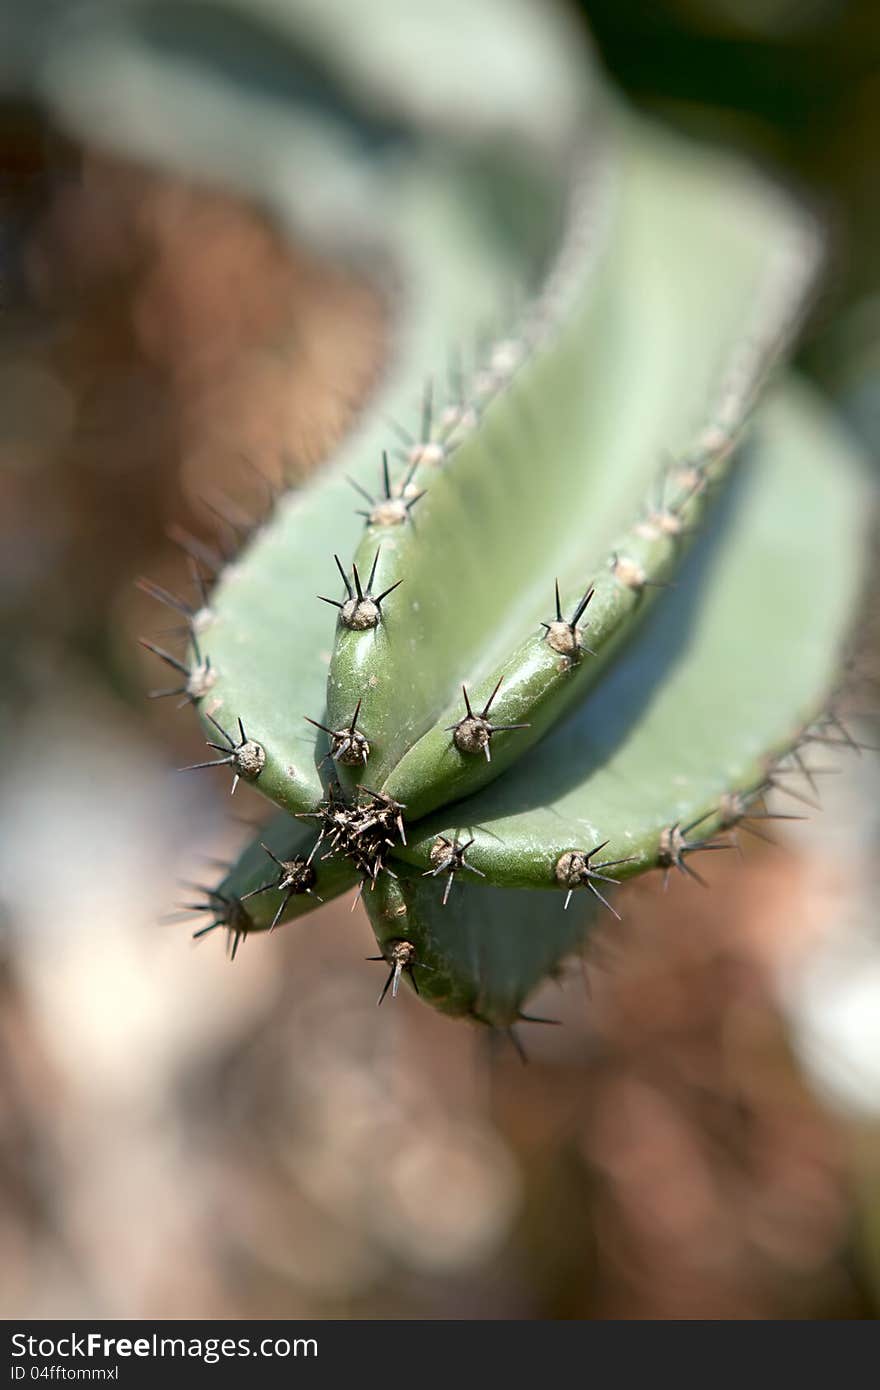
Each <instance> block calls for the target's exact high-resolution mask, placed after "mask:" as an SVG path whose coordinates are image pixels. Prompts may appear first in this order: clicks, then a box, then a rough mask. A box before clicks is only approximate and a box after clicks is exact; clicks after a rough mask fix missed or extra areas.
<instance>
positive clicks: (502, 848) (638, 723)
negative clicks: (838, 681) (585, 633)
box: [401, 385, 867, 888]
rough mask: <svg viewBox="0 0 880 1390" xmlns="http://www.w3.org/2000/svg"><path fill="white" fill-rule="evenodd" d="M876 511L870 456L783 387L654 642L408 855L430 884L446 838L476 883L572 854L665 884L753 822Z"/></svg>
mask: <svg viewBox="0 0 880 1390" xmlns="http://www.w3.org/2000/svg"><path fill="white" fill-rule="evenodd" d="M866 501H867V483H866V478H865V474H864V470H863V469H862V468H861V467H860V459H859V456H858V454H857V453H856V452H855V451H854V448H853V446H852V444H851V442H850V441H849V440H848V439H847V437H846V436H845V435H844V434H843V433H842V432H841V430H840V429H839V428H838V427H837V426H835V424H834V423H833V421H832V420H831V418H830V417H829V414H828V412H827V410H826V409H825V408H824V407H822V406H821V405H820V404H819V402H818V401H817V399H816V397H815V396H814V395H813V394H812V393H811V392H810V391H809V390H808V389H807V388H806V387H805V386H803V385H789V386H788V387H787V388H786V389H785V390H784V391H783V392H781V393H780V394H778V395H777V396H776V397H775V398H771V400H770V401H769V402H768V404H767V405H766V406H765V407H764V408H763V409H762V410H761V412H760V414H759V416H758V420H757V429H756V435H755V439H754V443H753V445H752V447H751V448H750V450H749V453H748V456H747V457H746V458H744V459H743V461H742V465H741V469H740V471H738V472H737V474H736V475H735V480H734V482H733V485H732V487H731V489H730V491H729V492H728V493H727V495H726V496H725V497H724V499H723V501H722V502H721V504H720V506H719V508H718V509H717V511H716V512H715V514H714V515H713V517H712V519H711V521H710V522H709V525H708V526H707V528H706V531H705V533H704V534H703V535H701V537H700V538H699V540H698V542H697V543H696V544H695V546H694V548H693V550H692V552H691V554H690V555H689V556H688V558H687V560H686V561H685V564H684V567H683V569H682V571H681V573H680V576H679V583H678V584H677V586H676V587H675V589H674V590H671V591H670V592H669V593H667V594H665V595H663V596H662V598H661V599H660V600H659V601H658V603H657V605H656V607H655V610H654V614H653V617H652V622H651V624H650V627H649V628H646V629H643V630H642V631H641V633H640V635H639V637H638V639H637V640H636V641H635V642H634V643H633V644H632V646H631V647H630V648H628V649H627V651H626V652H625V653H624V654H623V655H622V656H621V657H620V659H619V661H618V663H617V664H616V666H615V667H614V669H613V671H611V672H609V673H608V674H607V675H606V677H605V679H604V681H603V682H602V683H601V684H600V685H599V686H598V687H597V689H596V690H595V691H594V692H593V693H592V694H591V695H590V696H589V697H588V698H587V699H586V700H585V701H584V702H583V704H582V705H581V706H580V708H579V709H578V710H577V712H576V713H575V714H574V715H573V716H571V717H570V718H569V719H568V720H567V721H565V722H563V723H562V724H561V725H560V726H559V727H558V728H557V729H555V730H554V731H553V732H552V733H551V734H550V735H549V736H548V737H547V738H546V739H545V740H544V741H543V742H542V743H540V744H539V745H538V746H537V747H535V748H533V749H532V750H531V752H530V753H529V754H527V756H526V757H525V758H524V759H523V760H522V761H521V762H520V763H519V764H518V766H517V767H516V768H515V769H513V770H511V771H510V772H508V774H507V775H506V777H505V778H503V779H502V780H500V781H498V782H496V783H495V784H493V785H492V786H491V787H488V788H486V789H485V790H483V791H481V792H479V793H478V794H476V795H475V796H473V797H470V798H469V799H467V800H465V801H462V802H461V803H459V804H458V805H457V806H456V807H455V808H454V813H452V814H450V812H449V811H448V810H447V811H445V812H440V813H438V814H436V815H434V816H432V817H429V818H428V820H426V821H425V822H423V823H422V824H420V825H419V827H418V828H417V830H416V831H414V833H411V834H410V836H409V847H408V848H407V849H405V850H402V851H401V852H402V853H404V854H406V855H407V857H408V858H409V859H411V861H412V862H413V863H414V864H418V865H419V866H420V867H422V868H423V869H424V868H425V867H427V866H428V865H429V864H430V854H431V848H432V846H433V844H434V843H435V840H436V837H437V836H438V835H444V836H447V837H448V838H449V839H450V840H452V839H454V837H455V836H456V835H459V836H461V837H462V838H469V837H470V836H473V837H474V843H473V844H472V846H471V847H470V849H469V851H468V858H469V860H470V862H471V863H472V864H473V865H474V866H475V867H476V868H477V869H479V870H481V871H482V872H484V873H486V874H487V875H490V876H491V879H492V881H493V882H495V883H500V884H504V885H508V886H513V885H516V886H520V887H533V888H534V887H546V886H549V884H550V883H551V882H552V881H553V880H554V878H555V869H556V865H557V864H558V862H559V859H560V857H561V856H562V855H563V854H565V853H566V852H568V851H572V850H581V851H584V850H590V849H592V847H593V846H595V845H598V844H600V843H603V842H607V843H605V847H604V848H603V850H602V854H601V859H602V860H603V861H614V860H627V861H628V862H626V863H621V864H619V866H618V867H615V868H610V869H609V870H608V871H607V872H608V873H609V874H610V875H612V876H613V877H619V878H625V877H628V876H630V875H632V874H637V873H641V872H643V871H644V870H646V869H649V868H652V867H655V866H658V865H660V866H663V861H664V852H663V844H662V840H663V833H664V831H668V830H670V829H671V828H672V827H674V826H679V827H687V826H694V827H695V833H694V835H693V836H692V838H693V839H695V840H697V841H703V840H706V839H708V838H710V837H711V835H712V832H713V831H714V830H716V829H718V828H720V827H724V826H726V825H730V824H732V823H734V822H735V820H736V819H737V816H736V814H735V809H736V807H737V806H740V807H741V808H742V809H743V810H748V809H750V808H751V809H754V807H755V803H754V801H753V800H751V798H752V795H753V793H755V792H756V791H757V789H759V788H764V789H766V788H767V785H768V777H770V776H772V775H773V769H774V767H777V766H778V763H779V759H781V758H782V759H784V756H785V754H786V753H787V752H789V751H790V750H792V749H795V748H797V747H798V746H799V744H800V741H801V739H802V737H803V736H804V733H805V730H807V728H808V726H809V725H810V724H811V721H813V720H814V719H816V718H817V716H818V715H819V714H820V712H821V710H822V707H823V704H824V702H825V701H826V700H827V698H828V693H829V691H830V690H831V688H832V686H833V684H834V680H835V673H836V669H837V664H838V662H839V659H840V652H841V648H842V645H843V643H844V641H845V639H846V636H847V627H848V622H849V617H850V615H851V613H852V611H853V607H854V604H855V602H856V601H857V599H858V595H859V590H860V585H861V583H862V580H863V572H862V571H863V563H864V553H865V550H864V545H863V540H864V537H863V534H862V532H863V518H864V515H865V510H866ZM784 765H786V764H784ZM737 795H738V796H739V798H740V801H739V802H737V801H736V796H737ZM794 809H798V808H797V807H795V808H794ZM666 867H669V865H666ZM558 886H559V887H565V886H566V885H565V884H562V883H560V884H558ZM600 886H601V885H600Z"/></svg>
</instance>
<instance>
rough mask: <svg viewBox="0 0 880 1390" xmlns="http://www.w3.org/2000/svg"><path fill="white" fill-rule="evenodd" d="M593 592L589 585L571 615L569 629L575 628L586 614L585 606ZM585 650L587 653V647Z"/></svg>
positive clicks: (593, 589) (591, 586) (593, 588)
mask: <svg viewBox="0 0 880 1390" xmlns="http://www.w3.org/2000/svg"><path fill="white" fill-rule="evenodd" d="M595 592H596V590H595V587H594V586H593V585H592V584H591V585H590V587H589V589H588V590H587V592H586V593H585V594H584V596H583V598H582V599H581V600H580V602H579V603H578V606H577V608H576V609H575V610H574V613H573V614H572V617H571V622H570V624H569V626H570V627H572V628H575V627H577V625H578V623H579V622H580V620H581V618H582V617H583V616H584V613H585V612H586V609H587V605H588V604H589V602H590V600H591V599H592V597H593V594H594V593H595ZM586 650H587V651H589V650H590V649H589V647H587V648H586ZM591 655H595V653H591Z"/></svg>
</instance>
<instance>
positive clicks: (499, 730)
mask: <svg viewBox="0 0 880 1390" xmlns="http://www.w3.org/2000/svg"><path fill="white" fill-rule="evenodd" d="M531 727H532V726H531V724H490V725H489V733H490V734H503V733H506V732H507V731H508V729H530V728H531Z"/></svg>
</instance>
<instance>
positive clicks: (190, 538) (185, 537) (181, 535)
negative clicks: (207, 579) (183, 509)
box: [168, 523, 223, 574]
mask: <svg viewBox="0 0 880 1390" xmlns="http://www.w3.org/2000/svg"><path fill="white" fill-rule="evenodd" d="M168 539H169V540H171V541H173V543H174V544H175V545H177V546H179V547H180V549H181V550H183V551H184V552H185V554H186V555H188V556H189V558H190V560H192V561H194V562H198V563H200V564H203V565H204V566H205V569H206V570H207V571H208V572H209V574H218V573H219V572H220V570H221V569H222V568H223V557H222V556H221V555H218V554H217V552H216V550H214V549H212V547H211V546H208V545H205V543H204V541H200V540H199V538H198V537H197V536H194V535H192V533H191V532H190V531H186V530H184V528H183V527H182V526H178V525H176V524H175V523H172V524H171V525H170V526H169V527H168Z"/></svg>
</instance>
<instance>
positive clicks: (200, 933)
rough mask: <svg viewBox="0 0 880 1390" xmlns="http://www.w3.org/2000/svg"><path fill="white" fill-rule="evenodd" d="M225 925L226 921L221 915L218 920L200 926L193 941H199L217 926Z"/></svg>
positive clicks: (193, 936) (194, 934) (193, 935)
mask: <svg viewBox="0 0 880 1390" xmlns="http://www.w3.org/2000/svg"><path fill="white" fill-rule="evenodd" d="M224 925H225V923H224V921H223V919H222V917H219V918H218V919H217V921H216V922H209V923H208V925H207V926H206V927H199V929H198V931H194V932H193V934H192V939H193V941H198V940H199V938H200V937H202V936H207V935H208V932H211V931H216V929H217V927H222V926H224Z"/></svg>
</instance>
